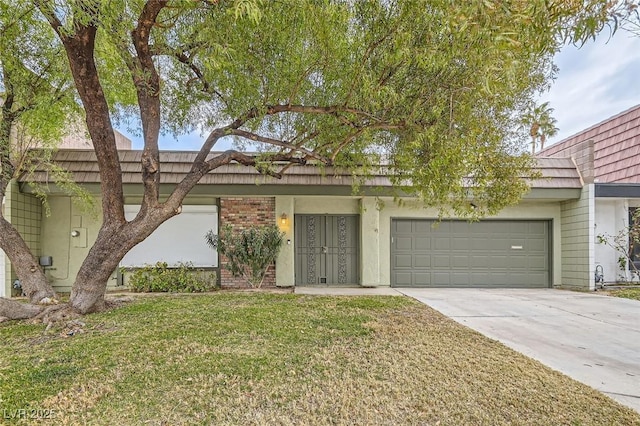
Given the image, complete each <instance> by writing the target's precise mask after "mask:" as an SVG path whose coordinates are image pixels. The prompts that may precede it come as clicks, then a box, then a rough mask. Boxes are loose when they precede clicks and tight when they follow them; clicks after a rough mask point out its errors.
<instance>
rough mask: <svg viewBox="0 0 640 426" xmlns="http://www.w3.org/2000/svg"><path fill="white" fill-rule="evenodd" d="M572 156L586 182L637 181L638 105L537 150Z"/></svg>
mask: <svg viewBox="0 0 640 426" xmlns="http://www.w3.org/2000/svg"><path fill="white" fill-rule="evenodd" d="M538 155H539V156H543V157H556V156H561V157H567V156H573V157H574V158H575V159H576V163H577V164H578V166H579V168H580V171H581V172H582V173H583V175H584V177H585V180H586V181H587V182H590V181H596V182H608V183H614V182H616V183H640V105H636V106H634V107H633V108H630V109H628V110H626V111H623V112H621V113H620V114H617V115H615V116H613V117H611V118H608V119H607V120H605V121H603V122H601V123H598V124H596V125H594V126H591V127H589V128H588V129H585V130H583V131H582V132H580V133H577V134H575V135H573V136H571V137H569V138H567V139H565V140H563V141H561V142H558V143H557V144H554V145H551V146H550V147H548V148H546V149H544V150H542V151H540V152H539V153H538Z"/></svg>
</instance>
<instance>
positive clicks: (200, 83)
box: [1, 0, 612, 313]
mask: <svg viewBox="0 0 640 426" xmlns="http://www.w3.org/2000/svg"><path fill="white" fill-rule="evenodd" d="M1 4H2V13H3V18H2V19H3V20H4V19H9V18H8V17H10V16H12V14H13V15H16V14H17V12H18V11H23V10H24V11H25V13H26V14H25V15H24V19H21V20H20V23H21V25H24V26H26V27H27V28H26V29H25V30H24V31H23V34H25V36H26V39H25V40H24V41H22V42H21V44H18V45H15V46H12V47H8V48H7V49H8V50H10V51H11V53H12V54H15V55H16V57H17V58H18V63H17V65H16V64H14V63H13V62H9V61H7V62H6V64H13V65H11V66H12V67H13V68H15V69H18V68H20V67H23V68H25V67H26V68H27V69H28V70H30V71H31V72H33V73H35V74H36V75H40V74H42V70H41V69H40V68H38V67H37V66H33V65H32V63H31V62H29V60H28V59H27V58H28V54H29V52H30V51H31V50H35V52H36V53H38V51H39V50H40V49H43V50H42V52H43V55H44V57H47V58H48V57H55V56H50V55H49V54H48V53H47V54H45V53H46V52H48V49H61V50H63V51H64V53H65V54H66V59H67V62H68V73H66V74H65V75H67V77H69V76H70V77H71V78H72V79H73V82H74V86H75V89H76V90H77V100H78V103H79V104H80V105H82V107H83V109H84V112H85V115H86V124H87V128H88V130H89V134H90V136H91V139H92V141H93V145H94V149H95V152H96V156H97V159H98V164H99V167H100V173H101V182H102V184H101V185H102V186H101V192H102V197H101V202H102V212H103V224H102V227H101V229H100V232H99V234H98V237H97V240H96V242H95V244H94V245H93V247H92V248H91V250H90V252H89V255H88V257H87V258H86V260H85V262H84V263H83V265H82V267H81V269H80V272H79V273H78V276H77V278H76V283H75V284H74V288H73V292H72V295H71V305H72V306H73V308H74V309H75V310H76V311H78V312H82V313H85V312H90V311H92V310H96V309H99V308H100V306H101V302H102V297H103V295H104V290H105V288H106V282H107V278H108V276H109V274H111V272H112V271H113V270H114V269H115V268H116V267H117V265H118V262H119V261H120V260H121V259H122V257H123V256H124V254H125V253H126V252H127V251H128V250H130V249H131V248H132V247H133V246H135V245H136V244H137V243H139V242H140V241H142V240H143V239H144V238H146V237H147V236H148V235H149V234H150V233H151V232H153V230H154V229H156V228H157V227H158V226H159V225H160V224H161V223H162V222H163V221H165V220H167V219H168V218H170V217H171V216H173V215H175V214H177V213H178V212H179V211H180V205H181V203H182V201H183V199H184V197H185V196H186V194H187V193H188V192H189V191H190V190H191V189H192V188H193V186H194V185H195V184H196V183H197V182H198V180H199V179H200V178H201V177H202V176H204V175H205V174H206V173H208V172H209V171H211V170H213V169H215V168H217V167H219V166H221V165H223V164H228V163H230V162H238V163H241V164H244V165H246V166H252V167H256V168H257V169H258V170H259V171H261V172H263V173H266V174H270V175H273V176H276V177H278V176H281V175H282V174H283V173H286V171H287V170H288V169H289V168H290V167H292V166H294V165H296V164H305V163H309V162H315V163H317V164H320V165H323V164H324V165H329V164H330V165H335V166H343V167H347V168H351V169H354V170H359V171H360V172H361V173H366V170H367V167H373V166H376V165H378V164H379V163H380V162H383V163H384V164H386V167H387V168H388V171H389V173H390V174H391V176H392V179H393V180H394V183H395V184H396V186H397V188H398V189H399V190H402V191H404V192H405V193H408V194H411V195H415V196H417V197H419V198H420V199H422V200H423V201H424V202H425V203H426V204H428V205H432V206H436V207H438V208H440V209H441V210H442V211H445V212H446V211H454V212H456V213H458V214H461V215H486V214H493V213H496V212H497V211H498V210H500V209H501V208H503V207H504V206H506V205H509V204H511V203H514V202H516V201H517V200H518V199H519V198H520V197H521V196H522V194H523V193H524V192H525V191H526V190H527V187H526V183H525V182H524V181H523V180H522V179H521V177H522V174H523V171H525V170H527V169H528V168H529V167H531V166H532V161H531V157H529V156H528V155H526V154H525V151H526V147H527V143H528V142H527V140H528V133H527V132H526V131H524V130H523V128H522V126H521V122H522V118H523V116H524V115H525V114H526V113H527V112H528V110H529V109H530V105H531V102H532V100H533V99H535V97H536V95H537V94H538V93H539V92H540V91H542V90H544V89H546V88H547V87H548V85H549V84H550V82H551V80H552V78H553V76H554V73H555V71H556V70H555V67H554V65H553V61H552V58H553V55H554V53H556V52H557V51H558V49H559V48H560V47H561V46H562V44H563V43H566V42H581V41H583V40H585V39H587V38H588V37H590V36H593V35H594V34H596V33H597V32H598V31H600V30H601V29H602V27H603V25H605V24H606V22H607V21H608V19H610V17H611V7H612V6H611V5H610V4H609V3H607V2H603V1H601V0H587V1H562V2H548V1H546V0H530V1H506V2H505V1H500V2H493V1H490V0H483V1H469V2H454V1H450V0H406V1H402V0H363V1H353V0H324V1H317V0H279V1H268V0H234V1H232V0H229V1H224V0H147V1H143V0H111V1H108V2H103V1H98V0H83V1H73V0H68V1H65V0H33V1H28V0H13V1H11V2H6V1H3V2H2V3H1ZM44 24H46V25H48V26H47V27H46V28H43V25H44ZM2 25H3V26H4V25H5V24H4V22H3V24H2ZM31 37H33V38H31ZM40 38H42V39H43V40H48V41H50V44H49V45H47V46H48V47H47V46H40V44H39V43H38V42H37V40H39V39H40ZM45 44H46V43H45ZM22 45H23V46H24V47H25V48H24V49H22V48H21V46H22ZM3 50H4V46H3ZM25 55H26V56H25ZM3 64H5V62H3ZM3 79H4V84H5V85H6V84H7V81H6V75H5V76H3ZM54 87H55V85H54ZM118 119H120V120H133V121H134V124H136V123H138V124H139V125H140V128H141V131H142V135H143V139H144V150H143V155H142V162H141V170H142V176H143V184H144V197H143V201H142V206H141V209H140V212H139V213H138V215H137V216H136V218H135V219H133V220H131V221H127V220H126V219H125V217H124V209H123V203H124V201H123V199H124V197H123V187H122V178H121V173H120V163H119V161H118V155H117V150H116V144H115V136H114V132H113V122H114V120H118ZM45 121H46V120H45ZM195 127H199V128H205V129H207V130H208V135H207V137H206V138H205V139H204V140H203V144H202V148H201V150H200V151H199V154H198V155H197V157H196V160H195V161H194V163H193V166H192V169H191V172H190V173H189V174H188V175H187V176H186V177H185V178H184V180H183V181H182V182H180V183H178V184H177V186H176V188H175V190H174V191H173V192H172V193H171V194H170V195H169V196H168V197H167V198H166V199H163V200H161V199H160V191H159V187H160V186H159V185H160V175H161V173H162V164H161V162H160V156H159V147H158V140H159V136H160V134H161V132H173V133H175V134H178V135H179V134H181V133H183V132H186V131H189V130H192V129H193V128H195ZM223 137H233V138H236V140H238V141H241V142H242V141H244V142H246V143H249V144H251V146H252V147H254V148H255V149H256V150H257V151H258V152H257V153H254V154H249V153H246V152H240V151H236V150H228V151H225V152H222V153H216V154H214V155H212V154H211V152H212V150H215V145H216V143H217V142H218V141H219V140H220V139H221V138H223ZM469 197H473V199H474V205H475V206H476V209H475V210H473V211H472V210H471V208H470V204H469V202H468V200H469Z"/></svg>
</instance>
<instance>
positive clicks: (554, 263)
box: [0, 150, 593, 295]
mask: <svg viewBox="0 0 640 426" xmlns="http://www.w3.org/2000/svg"><path fill="white" fill-rule="evenodd" d="M195 155H196V154H195V153H194V152H162V153H161V160H162V161H163V166H162V167H163V174H162V181H161V190H162V191H163V192H165V193H168V192H169V191H170V190H171V189H172V188H173V185H175V183H176V182H178V181H179V180H180V179H181V178H182V177H183V176H184V174H185V173H186V172H187V171H188V170H189V168H190V163H191V161H192V159H193V158H194V156H195ZM140 156H141V152H140V151H120V158H121V161H122V170H123V181H124V185H125V203H126V205H127V207H126V212H127V214H128V215H133V214H135V211H136V209H137V208H138V205H139V203H140V201H141V195H142V184H141V183H140V171H139V170H140V166H139V164H140ZM55 160H56V161H57V162H58V163H59V164H60V165H62V166H63V167H65V168H66V169H68V170H69V171H71V172H72V173H73V176H74V179H75V181H76V182H78V183H79V184H81V185H82V186H84V187H85V188H86V189H87V190H89V191H90V192H93V193H95V194H96V195H98V194H99V183H100V176H99V173H98V167H97V163H96V160H95V154H94V153H93V151H91V150H61V151H59V152H58V153H57V154H56V156H55ZM538 164H539V169H540V170H541V172H542V175H543V178H542V179H537V180H533V181H532V182H531V185H532V189H531V191H530V192H529V193H528V194H527V195H526V196H525V197H524V198H523V199H522V200H521V202H520V203H519V204H518V205H516V206H513V207H509V208H506V209H504V210H503V211H502V212H500V214H498V215H497V216H495V217H490V218H486V219H484V220H481V221H479V222H473V223H469V222H467V221H465V220H457V218H455V217H454V218H448V219H446V220H444V221H442V222H441V223H440V224H439V225H437V226H434V224H435V223H436V222H437V218H438V212H437V211H436V210H434V209H430V208H424V207H423V206H422V205H421V204H419V203H418V202H416V201H414V200H411V199H406V200H404V202H403V203H402V204H401V205H399V204H397V203H396V202H394V199H393V197H392V195H391V193H390V191H389V189H390V182H389V179H388V178H387V177H386V176H384V175H383V174H382V173H381V174H379V175H376V176H373V177H372V178H371V179H369V181H368V182H367V183H366V184H365V185H363V186H361V193H360V194H359V195H354V194H353V191H352V180H351V179H352V178H351V176H350V175H349V174H347V173H342V172H340V171H338V170H335V169H332V168H330V167H329V168H325V169H324V170H323V171H322V172H321V171H320V170H319V169H318V168H317V167H314V166H310V165H308V166H300V167H294V168H292V169H290V172H289V173H288V174H286V175H285V176H284V177H283V178H282V179H280V180H278V179H274V178H271V177H265V176H262V175H259V174H258V173H257V172H256V171H255V170H254V169H252V168H248V167H244V166H241V165H237V164H231V165H227V166H224V167H221V168H219V169H216V170H214V171H212V172H211V173H209V174H208V175H206V176H205V177H204V178H203V179H202V180H201V182H200V183H199V184H198V185H197V186H196V187H195V188H194V189H193V191H192V192H191V193H190V194H189V196H188V197H187V198H186V199H185V202H184V206H183V210H182V213H181V214H180V215H178V216H176V217H174V218H172V219H170V220H169V221H167V222H166V223H165V224H163V225H162V226H161V227H160V228H159V229H158V230H157V231H156V232H155V233H154V234H153V235H152V236H151V237H150V238H149V239H147V240H146V241H144V242H143V243H141V244H140V245H139V246H137V247H136V248H134V250H132V251H131V252H130V253H129V254H128V255H127V256H125V258H124V259H123V261H122V266H124V267H136V266H142V265H143V264H153V263H155V262H156V261H166V262H168V263H171V264H174V263H176V262H180V261H183V262H186V261H190V262H193V264H194V266H198V267H202V268H213V269H218V268H219V266H220V265H219V260H218V256H217V254H216V253H215V252H214V251H213V250H212V249H210V248H209V247H207V246H206V244H205V241H204V234H205V233H206V232H207V231H208V230H209V229H213V230H214V231H215V230H216V229H218V227H219V226H220V225H222V224H231V225H232V226H234V227H246V226H251V225H260V224H268V223H277V224H278V226H280V229H281V230H282V231H283V232H284V233H285V241H286V243H285V244H284V246H283V248H282V250H281V251H280V253H279V256H278V258H277V260H276V268H275V274H273V275H272V276H271V277H268V280H267V281H268V282H266V285H276V286H287V287H288V286H302V285H339V286H348V285H360V286H398V287H429V286H434V287H435V286H437V287H545V288H546V287H574V288H582V289H589V288H593V274H592V269H593V268H592V267H591V265H590V264H589V259H588V257H587V255H586V253H588V250H589V244H590V243H591V240H590V233H589V229H588V226H587V225H588V223H589V221H590V213H591V210H590V205H589V200H591V199H592V198H591V197H592V194H591V191H593V189H592V187H591V186H589V185H584V182H583V178H582V177H581V175H580V172H579V169H578V168H577V167H576V164H575V162H574V161H573V160H572V159H571V158H540V159H539V160H538ZM47 179H48V175H47V174H46V173H44V172H42V173H37V174H36V175H35V180H36V181H38V182H41V183H46V182H47ZM48 189H49V197H48V203H49V205H50V211H51V214H50V215H46V214H44V212H43V207H42V205H41V203H40V201H39V200H38V199H37V198H36V197H35V195H34V194H33V193H32V192H31V189H30V186H29V185H28V184H27V183H26V182H24V181H22V180H19V181H16V182H12V184H11V185H10V188H9V190H8V191H7V196H6V199H5V204H4V209H5V216H6V217H8V218H9V220H10V221H11V222H12V223H13V224H14V225H15V226H16V227H17V228H18V229H19V231H20V232H21V233H22V234H23V236H24V237H25V239H26V240H27V242H28V244H29V246H30V247H31V249H32V250H33V252H34V254H35V255H36V256H39V257H42V258H43V260H44V261H43V262H42V263H44V264H45V266H43V267H44V268H45V271H46V274H47V276H48V278H49V279H50V280H51V282H52V283H53V285H54V287H55V288H56V290H58V291H63V292H64V291H69V290H70V288H71V285H72V283H73V280H74V277H75V274H76V272H77V270H78V269H79V267H80V264H81V262H82V260H83V259H84V257H85V255H86V254H87V253H88V250H89V248H90V246H91V244H92V242H93V241H94V239H95V237H96V234H97V231H98V228H99V223H100V221H99V214H100V213H99V212H97V213H96V212H91V211H85V210H83V209H82V207H81V206H78V205H76V204H75V203H74V202H73V200H72V199H71V198H70V197H69V196H68V195H66V194H64V193H63V191H61V190H60V189H59V188H58V187H57V186H56V185H55V184H54V183H49V184H48ZM98 204H99V203H98ZM4 263H5V271H4V275H5V277H4V279H3V280H2V281H0V282H2V283H4V285H3V286H2V288H1V290H2V292H1V293H3V294H5V295H10V294H11V284H12V282H13V281H14V280H15V278H16V277H15V274H14V273H13V272H12V270H11V266H10V265H9V264H8V263H7V262H4ZM219 270H220V274H219V275H220V276H221V282H222V284H223V285H225V286H234V285H239V284H240V283H239V282H238V281H237V280H235V279H234V278H233V277H231V276H230V274H229V273H228V272H227V271H226V270H225V269H224V268H219ZM0 278H2V277H0ZM121 281H122V280H121V277H120V276H119V274H118V271H114V275H113V280H112V282H111V284H110V286H111V287H115V286H117V285H119V284H122V282H121ZM125 284H126V283H125Z"/></svg>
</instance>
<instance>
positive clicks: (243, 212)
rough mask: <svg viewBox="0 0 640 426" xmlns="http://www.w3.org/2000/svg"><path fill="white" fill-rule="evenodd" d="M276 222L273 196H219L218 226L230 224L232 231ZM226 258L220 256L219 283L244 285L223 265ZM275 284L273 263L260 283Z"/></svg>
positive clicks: (223, 284)
mask: <svg viewBox="0 0 640 426" xmlns="http://www.w3.org/2000/svg"><path fill="white" fill-rule="evenodd" d="M275 223H276V199H275V197H228V198H220V228H222V227H224V226H226V225H231V227H232V228H233V230H234V231H241V230H244V229H248V228H251V227H253V226H264V225H272V224H275ZM226 264H227V259H226V258H225V257H224V256H220V284H221V286H222V287H227V288H228V287H232V288H233V287H246V286H247V283H246V281H244V279H242V278H239V277H238V278H236V277H234V276H233V275H231V272H229V270H227V268H226V267H225V265H226ZM275 284H276V274H275V265H273V266H272V267H271V268H269V271H268V272H267V276H266V277H265V278H264V281H263V283H262V286H263V287H273V286H275Z"/></svg>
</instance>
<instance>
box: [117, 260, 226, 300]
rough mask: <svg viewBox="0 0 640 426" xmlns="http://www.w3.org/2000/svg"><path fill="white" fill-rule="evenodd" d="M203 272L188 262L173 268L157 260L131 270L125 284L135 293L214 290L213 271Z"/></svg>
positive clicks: (214, 279)
mask: <svg viewBox="0 0 640 426" xmlns="http://www.w3.org/2000/svg"><path fill="white" fill-rule="evenodd" d="M126 271H129V270H128V269H127V270H126ZM204 272H205V271H204V270H202V269H194V268H193V264H192V263H189V262H187V263H179V264H178V266H177V267H174V268H170V267H169V265H167V263H166V262H158V263H156V264H155V265H145V266H144V267H142V268H138V269H135V270H133V273H132V274H131V275H130V276H129V277H128V280H127V284H128V285H129V288H130V289H131V291H133V292H136V293H162V292H168V293H202V292H205V291H212V290H215V288H216V277H215V273H213V272H212V273H209V274H207V275H205V274H204Z"/></svg>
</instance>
